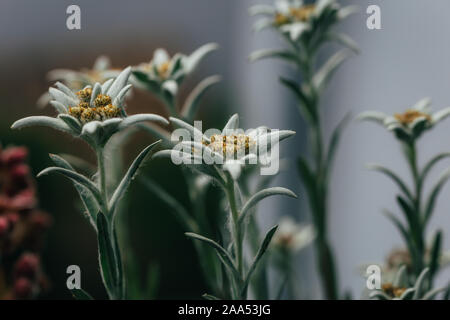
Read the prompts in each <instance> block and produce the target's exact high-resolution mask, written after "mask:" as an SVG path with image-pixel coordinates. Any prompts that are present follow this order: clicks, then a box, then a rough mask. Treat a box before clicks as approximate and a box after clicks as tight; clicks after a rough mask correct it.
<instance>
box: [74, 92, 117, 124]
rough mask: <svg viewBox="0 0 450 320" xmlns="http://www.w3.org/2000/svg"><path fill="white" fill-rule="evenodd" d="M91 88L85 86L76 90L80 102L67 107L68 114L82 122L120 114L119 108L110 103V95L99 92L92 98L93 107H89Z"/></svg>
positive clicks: (100, 119) (109, 117)
mask: <svg viewBox="0 0 450 320" xmlns="http://www.w3.org/2000/svg"><path fill="white" fill-rule="evenodd" d="M91 95H92V89H91V88H86V89H83V90H80V91H78V92H77V96H78V98H79V99H80V103H79V104H78V105H77V106H74V107H69V114H70V115H71V116H73V117H75V118H77V119H78V120H80V121H81V122H82V123H86V122H90V121H94V120H99V121H102V120H107V119H111V118H117V117H119V116H120V109H119V108H117V107H116V106H113V105H112V104H111V97H110V96H108V95H105V94H99V95H98V96H97V97H96V98H95V100H94V107H91V105H90V100H91Z"/></svg>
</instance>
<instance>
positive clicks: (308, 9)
mask: <svg viewBox="0 0 450 320" xmlns="http://www.w3.org/2000/svg"><path fill="white" fill-rule="evenodd" d="M315 9H316V6H315V5H314V4H307V5H304V6H302V7H301V8H291V9H290V14H291V16H292V17H293V18H294V20H297V21H301V22H306V21H308V20H309V18H310V17H311V15H312V14H313V13H314V10H315Z"/></svg>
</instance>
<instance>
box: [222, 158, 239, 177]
mask: <svg viewBox="0 0 450 320" xmlns="http://www.w3.org/2000/svg"><path fill="white" fill-rule="evenodd" d="M223 170H224V171H228V172H229V173H230V175H231V178H232V179H233V180H234V181H237V180H238V179H239V177H240V175H241V171H242V163H241V162H240V161H239V160H228V161H226V162H225V163H224V165H223Z"/></svg>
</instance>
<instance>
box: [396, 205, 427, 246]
mask: <svg viewBox="0 0 450 320" xmlns="http://www.w3.org/2000/svg"><path fill="white" fill-rule="evenodd" d="M396 200H397V203H398V204H399V206H400V208H402V211H403V213H404V214H405V217H406V219H407V220H408V224H409V227H410V229H411V232H413V233H414V234H415V236H414V239H417V237H416V236H418V235H419V234H418V233H420V232H421V231H420V229H421V228H420V225H419V224H420V221H419V213H418V212H416V211H415V210H414V208H413V207H412V206H411V204H409V203H408V202H407V201H406V200H405V199H404V198H403V197H401V196H397V197H396Z"/></svg>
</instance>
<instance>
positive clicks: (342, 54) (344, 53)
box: [313, 49, 350, 92]
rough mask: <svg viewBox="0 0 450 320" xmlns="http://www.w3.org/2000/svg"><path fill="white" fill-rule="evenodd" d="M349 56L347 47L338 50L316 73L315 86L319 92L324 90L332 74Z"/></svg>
mask: <svg viewBox="0 0 450 320" xmlns="http://www.w3.org/2000/svg"><path fill="white" fill-rule="evenodd" d="M349 56H350V54H349V52H348V50H347V49H343V50H341V51H338V52H336V53H335V54H334V55H333V56H331V58H330V59H328V61H327V62H326V63H325V64H324V65H323V66H322V67H321V68H320V70H319V71H318V72H317V73H316V74H315V75H314V79H313V81H314V86H315V87H316V89H317V90H318V91H319V92H321V91H323V89H324V88H325V85H326V84H327V83H328V82H329V80H330V78H331V76H332V75H333V74H334V72H335V71H336V70H337V68H339V67H340V66H341V65H342V63H343V62H344V61H345V60H346V59H347V58H348V57H349Z"/></svg>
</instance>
